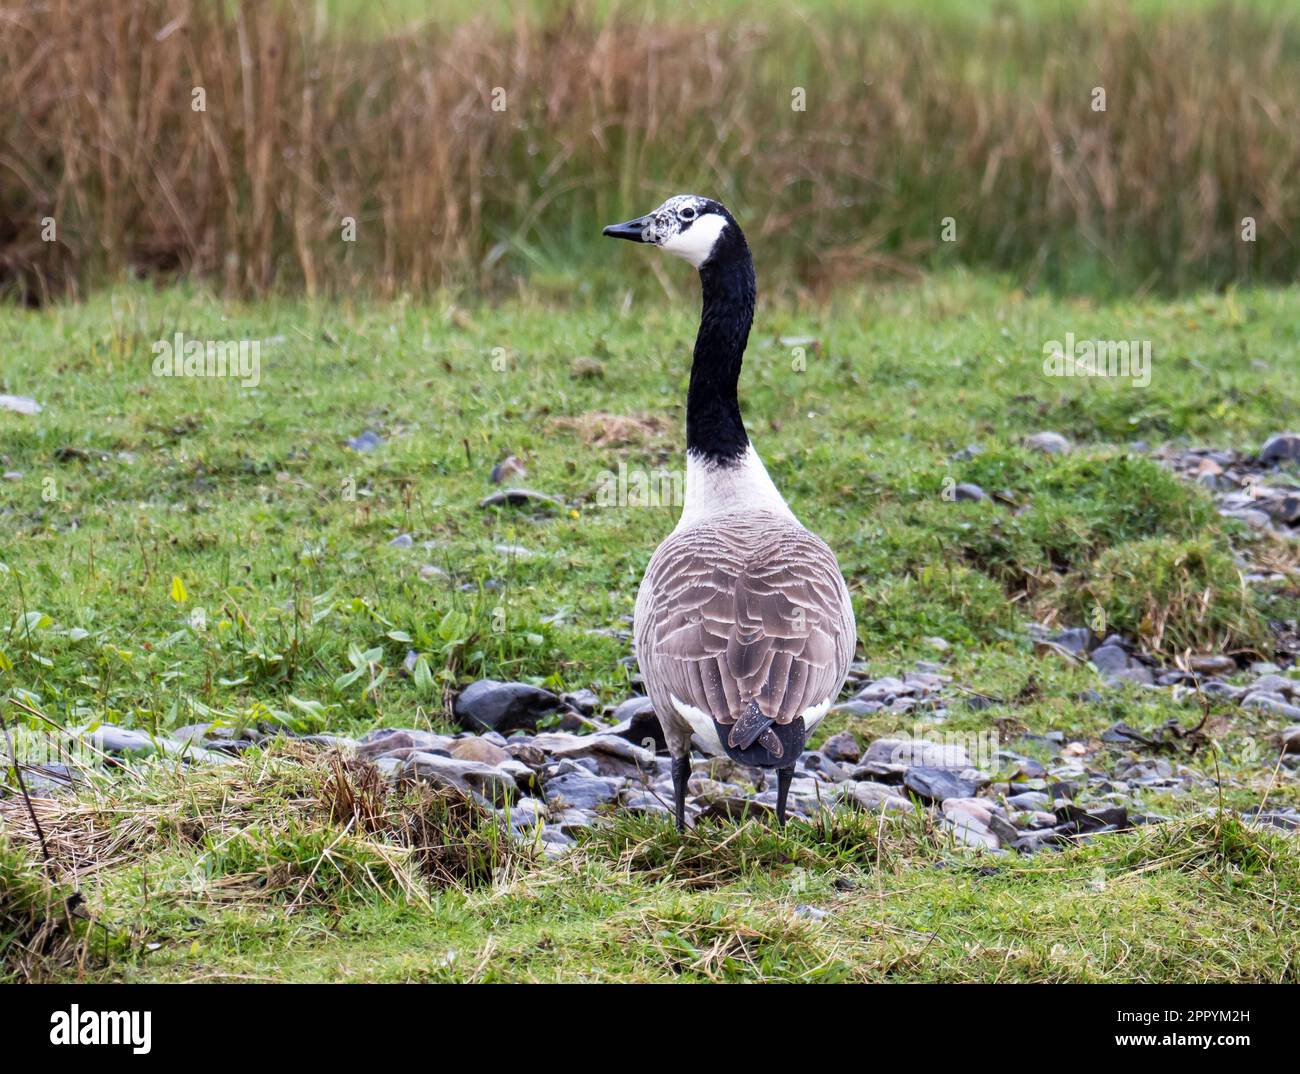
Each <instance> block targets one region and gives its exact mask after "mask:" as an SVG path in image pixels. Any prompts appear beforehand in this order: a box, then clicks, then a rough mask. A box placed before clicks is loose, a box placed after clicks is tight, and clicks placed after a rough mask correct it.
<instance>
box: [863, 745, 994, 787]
mask: <svg viewBox="0 0 1300 1074" xmlns="http://www.w3.org/2000/svg"><path fill="white" fill-rule="evenodd" d="M912 765H922V766H925V767H929V768H966V767H968V766H969V765H970V758H969V757H968V756H967V755H966V750H965V749H964V748H963V747H962V746H960V745H945V744H940V743H937V742H930V741H927V740H926V739H922V738H915V739H913V738H878V739H876V740H875V741H874V742H872V743H871V745H869V746H868V747H867V752H866V753H865V754H863V756H862V759H861V761H860V762H859V764H858V766H857V768H855V769H854V770H853V771H852V772H851V773H850V775H851V777H852V778H853V779H873V778H876V777H882V776H883V777H891V776H892V777H898V776H902V775H903V773H904V772H906V771H907V769H908V768H909V767H911V766H912Z"/></svg>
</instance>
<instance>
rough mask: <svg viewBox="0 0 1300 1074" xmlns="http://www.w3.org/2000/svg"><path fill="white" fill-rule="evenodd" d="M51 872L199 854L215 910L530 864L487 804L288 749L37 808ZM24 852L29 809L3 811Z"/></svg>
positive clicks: (11, 806) (417, 888)
mask: <svg viewBox="0 0 1300 1074" xmlns="http://www.w3.org/2000/svg"><path fill="white" fill-rule="evenodd" d="M33 804H34V807H35V809H36V812H37V818H38V819H39V822H40V827H41V831H42V833H43V834H44V837H45V842H46V845H47V846H48V849H49V853H50V859H51V864H50V870H49V871H50V873H51V876H52V877H55V878H57V879H58V880H59V881H61V882H65V883H70V884H73V885H76V884H81V883H85V882H87V881H89V880H90V879H91V878H92V877H93V875H94V874H95V873H97V872H99V871H100V870H104V869H119V868H122V867H126V866H132V865H135V864H138V863H140V862H147V861H149V860H150V859H151V858H152V857H154V856H156V855H158V854H166V853H171V854H175V853H176V852H177V851H178V850H179V851H188V852H192V853H194V854H198V855H200V856H201V857H202V858H203V859H204V861H205V866H204V871H205V872H206V873H207V874H208V876H209V878H210V883H209V884H208V887H207V889H206V890H207V894H208V896H209V897H210V898H211V899H212V900H213V901H216V902H228V901H232V900H233V901H240V902H247V901H250V900H264V899H274V900H282V899H287V900H289V901H290V902H291V903H293V904H298V903H300V902H303V901H320V900H322V899H334V898H338V897H340V896H341V895H342V894H343V893H345V892H347V891H365V890H369V891H372V892H374V893H376V894H378V895H379V896H381V897H383V898H389V897H394V896H402V897H406V898H412V899H416V900H419V899H422V898H423V896H424V891H425V888H426V886H432V887H436V888H445V887H460V888H466V889H468V888H474V887H478V886H480V885H483V884H487V883H491V882H492V881H493V880H495V879H498V878H507V877H508V876H509V875H510V874H511V873H512V872H513V870H514V869H515V868H516V867H517V866H518V865H519V864H521V863H522V862H524V861H525V860H527V859H528V858H529V857H530V852H529V851H528V849H527V848H525V847H521V846H518V845H517V844H516V843H515V842H514V841H513V840H512V839H511V838H510V836H509V833H507V832H504V831H502V830H501V826H500V825H499V824H498V822H497V819H496V817H495V816H494V815H493V814H492V812H491V811H490V810H488V809H486V808H485V807H483V806H481V805H479V804H478V803H477V802H474V801H472V800H470V799H468V798H466V797H465V796H463V795H461V794H460V793H458V792H455V791H451V790H445V789H441V788H434V787H430V786H428V785H424V784H418V783H412V782H402V783H399V784H397V785H396V786H394V785H393V784H391V783H390V782H389V781H388V780H386V779H385V778H384V777H383V776H382V774H381V773H380V772H379V770H378V769H376V768H375V767H374V766H373V765H371V764H369V763H365V762H359V761H355V760H352V759H349V758H346V757H344V756H342V755H341V754H339V753H338V752H337V751H329V752H324V753H322V752H320V751H319V750H317V749H315V748H312V747H306V746H302V745H300V744H297V743H294V742H292V741H289V742H284V743H277V744H275V745H273V746H271V747H269V748H268V749H267V750H266V751H255V752H254V753H249V754H246V755H243V756H241V757H240V758H239V759H237V760H236V761H234V762H232V763H231V764H228V765H222V766H220V767H217V768H210V769H209V768H204V769H191V770H181V769H168V768H165V767H158V768H156V769H153V770H151V771H150V773H149V776H148V778H147V779H144V780H141V781H140V782H139V783H136V784H131V785H119V786H117V787H116V788H115V790H114V793H113V794H112V796H111V798H107V797H96V796H95V794H94V792H88V793H85V794H82V795H78V796H76V797H66V798H56V799H43V800H42V799H37V800H33ZM0 824H2V825H3V827H4V829H5V831H6V832H7V833H8V835H9V838H10V840H11V842H12V843H13V845H14V847H15V848H18V849H21V850H25V851H26V852H27V853H28V854H29V855H30V856H35V855H37V854H39V848H38V842H39V841H38V838H37V833H36V829H35V826H34V824H33V819H32V817H31V816H30V814H29V813H28V812H27V810H26V808H25V806H24V805H23V804H22V802H21V801H16V800H6V801H0Z"/></svg>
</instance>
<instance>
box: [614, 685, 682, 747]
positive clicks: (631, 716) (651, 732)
mask: <svg viewBox="0 0 1300 1074" xmlns="http://www.w3.org/2000/svg"><path fill="white" fill-rule="evenodd" d="M609 733H610V734H611V735H618V736H619V737H620V738H625V739H627V740H628V741H629V742H633V743H635V744H636V745H638V746H641V747H642V748H643V749H647V750H654V751H655V752H656V753H657V752H660V751H662V750H666V749H667V748H668V742H667V740H666V739H665V738H664V729H663V728H662V727H661V726H660V724H659V717H658V716H656V715H655V710H654V705H652V704H651V703H650V699H649V698H648V697H632V698H628V700H626V701H624V702H623V703H622V704H621V705H619V706H618V708H616V709H615V710H614V726H613V727H611V728H610V729H609Z"/></svg>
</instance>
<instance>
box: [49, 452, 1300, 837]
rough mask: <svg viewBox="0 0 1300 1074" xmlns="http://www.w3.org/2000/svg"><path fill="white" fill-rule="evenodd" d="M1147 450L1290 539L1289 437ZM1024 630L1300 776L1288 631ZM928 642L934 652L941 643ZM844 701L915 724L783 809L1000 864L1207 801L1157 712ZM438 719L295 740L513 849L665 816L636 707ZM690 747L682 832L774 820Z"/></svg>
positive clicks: (229, 736) (929, 698)
mask: <svg viewBox="0 0 1300 1074" xmlns="http://www.w3.org/2000/svg"><path fill="white" fill-rule="evenodd" d="M1026 444H1027V446H1028V447H1030V448H1033V449H1035V450H1039V451H1044V452H1049V453H1065V452H1068V451H1070V450H1071V445H1070V444H1069V442H1068V441H1067V440H1066V439H1065V438H1064V437H1061V436H1059V435H1058V434H1055V433H1040V434H1037V435H1036V436H1034V437H1030V438H1029V439H1028V440H1027V442H1026ZM968 450H970V449H968ZM1155 454H1156V457H1157V458H1159V459H1160V461H1161V462H1162V463H1163V464H1164V465H1166V466H1168V467H1170V468H1171V469H1173V470H1174V471H1176V472H1177V473H1179V474H1181V475H1184V476H1185V477H1187V478H1188V479H1189V480H1194V481H1197V482H1199V483H1201V484H1203V485H1205V486H1207V487H1208V488H1210V489H1212V490H1213V491H1214V493H1215V496H1216V499H1217V503H1218V506H1219V510H1220V512H1221V513H1222V514H1224V515H1226V516H1229V517H1233V518H1237V519H1240V520H1242V521H1244V522H1246V523H1247V524H1248V525H1250V526H1251V527H1254V528H1256V529H1258V530H1266V531H1269V532H1271V533H1275V534H1278V535H1281V536H1283V537H1286V538H1293V537H1294V536H1295V533H1296V528H1297V526H1300V484H1296V483H1295V481H1294V480H1293V479H1292V478H1290V477H1289V476H1287V473H1288V471H1287V470H1283V469H1280V468H1279V467H1280V466H1281V465H1283V464H1287V463H1292V462H1294V461H1295V460H1297V459H1300V436H1297V435H1296V434H1289V433H1283V434H1278V435H1277V436H1274V437H1272V438H1270V439H1269V440H1268V441H1267V442H1266V443H1265V444H1264V446H1263V447H1262V449H1261V450H1260V451H1259V452H1258V453H1257V454H1255V455H1243V454H1240V453H1235V452H1221V451H1209V450H1202V449H1194V450H1179V449H1174V448H1170V447H1166V448H1162V449H1160V450H1159V451H1157V452H1156V453H1155ZM957 493H958V498H962V499H981V498H983V497H985V496H986V494H985V493H984V491H983V490H982V489H980V488H978V487H977V486H971V485H962V486H959V487H958V489H957ZM1241 565H1242V568H1243V573H1244V574H1245V576H1246V577H1247V578H1248V580H1251V581H1257V582H1268V581H1273V580H1276V576H1275V575H1274V574H1273V573H1272V572H1270V571H1268V570H1267V569H1265V568H1260V567H1259V566H1258V565H1256V564H1253V563H1251V562H1250V560H1249V558H1248V556H1246V555H1245V554H1243V556H1242V561H1241ZM1029 630H1030V635H1031V638H1032V641H1033V643H1034V646H1035V649H1036V651H1037V652H1038V653H1039V655H1040V656H1053V655H1054V656H1059V657H1060V658H1063V659H1065V660H1068V661H1072V662H1075V663H1077V664H1079V665H1081V666H1082V665H1087V666H1091V667H1092V668H1093V669H1095V671H1096V673H1097V675H1098V683H1099V686H1100V687H1101V689H1107V688H1121V687H1125V686H1135V687H1138V688H1141V689H1149V690H1162V691H1169V692H1170V693H1171V695H1172V697H1173V698H1174V699H1175V700H1177V701H1189V700H1195V699H1197V698H1209V699H1220V700H1226V701H1230V702H1233V703H1235V704H1238V705H1240V706H1242V707H1243V708H1246V709H1255V710H1260V711H1262V712H1265V713H1267V714H1269V715H1270V717H1274V718H1277V719H1279V720H1280V721H1281V722H1283V723H1284V724H1285V725H1286V726H1285V727H1284V729H1283V730H1282V731H1281V733H1280V735H1279V736H1278V738H1277V740H1276V741H1271V742H1268V743H1266V744H1264V746H1263V747H1262V748H1261V749H1260V750H1259V758H1260V763H1261V764H1263V765H1272V764H1274V763H1276V764H1277V766H1278V769H1279V771H1283V770H1285V772H1286V773H1287V774H1288V775H1291V776H1294V775H1295V774H1296V773H1297V771H1298V770H1300V677H1297V667H1296V666H1295V664H1294V651H1293V649H1292V648H1291V647H1289V646H1288V645H1287V643H1286V639H1280V644H1279V652H1278V659H1280V660H1282V661H1285V662H1286V664H1287V666H1284V665H1283V664H1278V663H1272V662H1261V661H1255V662H1249V663H1247V662H1244V661H1243V660H1240V659H1238V657H1236V656H1234V655H1231V654H1220V653H1206V654H1192V655H1190V656H1189V657H1188V658H1187V659H1186V660H1185V661H1184V664H1185V666H1180V667H1171V666H1162V665H1161V664H1160V663H1158V662H1157V661H1156V660H1155V659H1153V658H1152V657H1151V656H1150V655H1148V654H1146V653H1143V652H1141V651H1139V650H1138V649H1137V647H1135V646H1134V644H1133V643H1132V642H1131V641H1130V639H1127V638H1125V637H1122V636H1119V635H1113V634H1111V635H1107V636H1104V637H1098V636H1097V635H1096V634H1094V632H1093V631H1092V630H1090V629H1089V628H1087V627H1076V628H1071V629H1065V630H1049V629H1046V628H1043V627H1041V626H1039V625H1037V624H1031V625H1030V627H1029ZM934 641H935V644H936V647H939V648H942V647H943V646H944V644H945V643H943V642H942V639H934ZM412 655H413V654H412ZM849 689H850V690H851V693H850V695H849V696H848V697H847V699H846V700H843V701H842V702H841V703H840V704H839V705H838V706H837V707H836V708H834V709H832V712H831V715H832V717H847V718H850V719H854V720H856V719H858V718H870V717H872V716H874V715H876V714H878V713H885V714H887V715H890V716H895V717H896V716H898V715H900V714H904V713H906V714H910V716H911V717H912V718H914V719H915V721H916V727H917V729H918V731H917V733H916V734H913V735H911V736H908V737H880V738H874V739H869V738H867V737H866V736H859V735H858V734H855V733H854V732H851V731H840V732H839V733H836V734H834V735H832V736H830V737H829V738H827V739H826V740H825V741H823V742H821V743H820V745H819V748H817V749H814V750H809V751H806V752H805V753H804V754H803V755H802V756H801V757H800V758H799V761H798V764H797V766H796V771H795V778H794V781H793V783H792V784H791V789H790V809H791V812H792V813H793V815H794V816H796V817H804V818H808V817H811V816H813V815H815V814H816V813H817V812H818V811H819V810H823V809H857V810H882V811H894V812H912V811H929V812H930V813H931V814H932V815H933V819H934V820H935V821H936V823H937V826H938V827H939V828H941V829H942V830H945V831H947V832H949V833H951V835H952V837H953V839H954V840H956V841H957V842H959V843H964V844H967V845H970V846H974V847H982V848H985V849H987V850H989V851H993V852H998V853H1001V852H1007V851H1018V852H1021V853H1034V852H1037V851H1040V850H1043V849H1045V848H1052V847H1060V846H1063V845H1065V844H1066V843H1068V842H1071V841H1077V840H1080V839H1087V838H1088V837H1089V836H1091V835H1094V834H1097V833H1102V832H1114V831H1125V830H1132V829H1134V828H1135V827H1136V826H1140V825H1144V824H1149V823H1152V822H1158V821H1161V820H1164V819H1167V818H1165V817H1163V816H1162V815H1160V814H1159V813H1154V812H1150V811H1147V810H1146V809H1144V807H1143V806H1142V805H1141V801H1140V799H1141V798H1142V797H1144V796H1145V794H1147V793H1148V792H1156V793H1159V794H1161V795H1166V796H1168V795H1174V796H1191V797H1193V798H1195V797H1199V798H1201V799H1203V800H1204V801H1205V802H1206V803H1207V806H1208V804H1209V803H1210V802H1211V801H1212V799H1213V797H1214V795H1215V793H1216V790H1217V789H1218V785H1217V783H1216V781H1215V780H1214V779H1212V778H1208V777H1207V776H1205V775H1204V774H1203V773H1201V772H1199V771H1198V770H1197V769H1195V768H1193V767H1191V766H1189V765H1187V764H1185V763H1182V761H1183V760H1184V759H1186V757H1187V756H1189V755H1190V754H1194V753H1195V752H1196V750H1197V749H1198V748H1200V747H1202V746H1204V745H1205V744H1206V743H1207V741H1208V739H1207V738H1205V737H1203V736H1202V730H1201V727H1200V726H1195V727H1190V728H1189V727H1188V726H1186V725H1184V724H1183V723H1180V722H1179V721H1176V720H1171V721H1169V723H1168V724H1166V725H1165V726H1163V727H1160V728H1157V729H1155V730H1154V731H1153V730H1144V731H1139V730H1135V729H1134V728H1132V727H1130V726H1128V725H1127V724H1126V723H1124V722H1116V723H1115V724H1113V725H1112V726H1111V727H1109V728H1108V729H1107V730H1106V731H1105V733H1104V734H1103V735H1101V737H1100V741H1092V742H1085V741H1075V740H1071V739H1070V738H1069V737H1068V736H1067V735H1066V734H1065V733H1064V732H1060V731H1049V732H1047V733H1045V734H1034V735H1029V734H1024V735H1020V736H1018V737H1013V738H1011V739H1010V740H1008V741H1006V742H1003V743H999V742H996V741H993V740H989V739H978V738H977V737H976V736H971V735H960V734H958V735H949V734H946V733H945V732H944V724H945V721H946V719H947V717H948V715H949V713H950V711H953V710H955V709H958V708H959V707H960V708H964V709H965V710H967V711H971V710H976V711H978V710H979V709H982V708H986V707H990V706H992V705H993V704H995V702H994V701H993V700H992V699H989V698H986V697H983V696H981V695H979V694H978V693H975V692H973V691H970V690H968V689H965V688H963V687H962V686H961V684H958V683H954V682H953V680H952V677H951V676H950V675H948V674H945V673H944V671H943V665H941V664H936V663H928V662H918V663H917V665H916V667H915V668H914V670H912V671H909V672H907V673H905V674H903V675H902V676H901V677H895V676H887V677H881V678H874V679H873V678H870V677H868V671H867V665H865V664H859V665H855V666H854V669H853V670H852V672H851V674H850V677H849ZM1100 697H1101V695H1100V693H1095V698H1096V699H1097V700H1100ZM453 711H454V715H455V717H456V720H457V722H458V723H459V724H460V726H461V728H462V729H461V730H460V731H459V732H456V733H436V732H433V731H430V730H420V729H415V728H409V729H394V728H383V729H379V730H374V731H371V732H370V733H368V734H366V735H364V736H363V737H361V738H359V739H353V738H346V737H341V736H335V735H314V736H306V737H307V739H308V740H309V741H313V742H316V743H319V744H322V745H326V746H330V747H336V748H338V749H340V750H341V751H344V752H345V753H346V754H348V755H350V756H351V757H353V758H355V759H358V760H362V761H368V762H371V763H373V764H374V765H375V766H376V767H377V768H378V769H379V770H380V771H381V772H383V773H384V774H385V775H386V776H388V777H390V778H392V779H400V778H408V779H415V780H422V781H427V782H429V783H432V784H435V785H439V786H444V787H452V788H456V789H458V790H460V791H462V792H464V793H466V794H469V795H471V796H473V797H475V798H477V799H478V800H480V801H481V802H482V803H483V804H485V805H488V806H490V807H491V808H493V809H495V810H497V811H498V812H499V814H500V816H501V819H502V822H503V824H504V825H506V826H508V827H509V828H510V829H511V830H512V832H513V833H514V834H515V836H516V837H517V838H518V839H520V840H522V841H526V842H531V843H534V844H536V845H538V846H539V847H540V848H541V849H542V850H543V851H544V852H545V853H546V854H547V855H548V856H552V857H557V856H560V855H563V854H564V853H565V852H566V851H567V850H568V848H570V847H571V846H573V845H574V842H575V836H576V835H577V834H578V833H579V832H580V831H581V830H582V829H586V828H589V827H591V826H592V825H596V824H599V823H600V822H601V820H602V818H604V817H608V816H609V815H610V814H611V813H613V812H616V811H620V812H624V813H636V814H654V815H663V816H664V818H665V822H667V820H668V817H669V815H670V808H671V805H670V804H671V802H672V781H671V776H670V766H669V758H668V755H667V752H666V750H665V747H664V741H663V736H662V733H661V731H660V729H659V726H658V723H657V721H656V719H655V717H654V714H653V711H652V709H651V707H650V703H649V701H648V699H647V698H645V697H644V696H634V697H630V698H628V699H627V700H625V701H623V702H622V703H621V704H619V705H617V706H614V707H612V708H602V707H601V706H600V703H599V699H598V698H597V696H596V695H595V694H594V693H593V692H591V691H589V690H584V691H579V692H576V693H568V694H563V695H557V694H555V693H552V692H551V691H549V690H546V689H543V688H541V687H537V686H533V685H529V684H527V683H520V682H498V681H495V680H491V679H485V680H480V681H478V682H474V683H472V684H470V685H469V686H468V687H466V688H465V689H464V690H463V691H462V692H461V693H460V695H459V697H458V698H457V699H456V702H455V705H454V709H453ZM829 722H830V723H831V724H832V725H834V723H835V720H834V719H832V720H831V721H829ZM1204 722H1205V721H1204V720H1203V721H1202V724H1204ZM270 730H271V729H266V728H264V729H261V730H258V729H251V728H250V729H244V730H240V731H235V730H233V729H231V728H225V727H220V726H218V725H212V724H192V725H189V726H186V727H182V728H180V729H178V730H176V731H174V732H171V733H169V734H167V735H165V736H150V735H147V734H145V733H144V732H141V731H136V730H130V729H127V728H121V727H117V726H114V725H111V724H104V725H100V726H98V727H97V728H95V729H94V730H92V731H87V732H86V733H85V734H84V735H83V736H82V738H83V741H84V742H85V743H86V744H87V745H89V747H90V748H91V750H92V751H93V752H94V753H95V755H96V756H100V757H103V758H107V759H108V760H109V761H110V763H112V764H118V763H120V759H121V758H122V757H124V756H142V755H149V754H159V753H161V754H164V755H167V756H172V757H176V758H180V759H182V760H184V761H185V762H188V763H199V764H220V763H222V762H223V761H224V760H226V759H227V758H228V757H229V756H230V755H231V754H234V753H238V752H240V751H242V750H244V749H246V748H248V747H249V746H250V745H252V744H254V743H256V742H258V741H261V740H263V739H264V738H266V737H267V735H268V733H270ZM274 733H283V731H282V730H275V731H274ZM698 747H699V744H698V743H697V753H696V756H695V758H694V761H693V765H692V767H693V775H692V777H691V780H690V784H689V796H688V800H687V812H688V817H689V819H690V821H691V823H694V822H695V821H697V820H698V819H700V818H712V819H731V820H737V819H744V818H749V817H757V818H764V819H772V818H773V815H774V813H775V800H776V790H775V779H774V775H773V773H771V772H769V771H764V770H759V769H752V768H747V767H744V766H742V765H739V764H737V763H735V762H733V761H731V760H730V759H728V758H726V757H725V756H710V755H709V754H708V753H707V752H705V751H704V750H703V749H699V748H698ZM76 778H77V772H76V769H75V768H74V767H70V766H67V765H63V764H46V765H40V766H33V767H32V768H30V769H29V770H28V772H27V778H26V786H27V790H28V792H29V793H32V794H36V795H52V794H58V793H61V792H63V791H66V790H67V789H69V788H71V787H72V786H73V785H74V784H75V782H76ZM1243 817H1244V818H1245V819H1246V820H1247V821H1248V822H1250V823H1253V824H1261V825H1269V826H1272V827H1274V828H1277V829H1281V830H1286V831H1294V830H1296V829H1297V828H1300V812H1297V810H1295V809H1294V808H1269V807H1268V805H1267V801H1266V799H1265V800H1261V802H1260V803H1259V804H1257V805H1256V806H1255V807H1253V808H1251V809H1249V810H1246V811H1245V812H1244V813H1243Z"/></svg>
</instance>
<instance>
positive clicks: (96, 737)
mask: <svg viewBox="0 0 1300 1074" xmlns="http://www.w3.org/2000/svg"><path fill="white" fill-rule="evenodd" d="M84 737H85V738H86V739H87V740H88V741H89V742H90V744H91V745H92V746H94V747H95V749H97V750H102V751H103V752H104V753H136V754H140V755H142V756H147V755H149V754H153V753H158V752H160V750H161V742H162V739H161V738H157V739H156V738H154V736H153V735H150V734H146V733H145V732H144V731H136V730H133V729H132V728H129V727H118V726H117V724H112V723H102V724H100V725H99V726H98V727H97V728H96V729H95V730H94V731H92V732H90V733H89V734H88V735H85V736H84Z"/></svg>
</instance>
